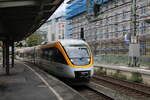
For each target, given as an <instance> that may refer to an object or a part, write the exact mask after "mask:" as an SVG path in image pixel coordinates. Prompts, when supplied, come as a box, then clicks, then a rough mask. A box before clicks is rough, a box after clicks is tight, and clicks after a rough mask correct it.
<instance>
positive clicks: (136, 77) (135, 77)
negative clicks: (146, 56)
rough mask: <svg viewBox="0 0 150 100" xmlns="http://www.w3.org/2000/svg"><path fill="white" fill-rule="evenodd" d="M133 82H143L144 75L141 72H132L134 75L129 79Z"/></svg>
mask: <svg viewBox="0 0 150 100" xmlns="http://www.w3.org/2000/svg"><path fill="white" fill-rule="evenodd" d="M129 81H131V82H137V83H142V81H143V80H142V75H141V73H139V72H132V76H131V78H130V79H129Z"/></svg>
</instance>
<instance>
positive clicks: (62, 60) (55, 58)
mask: <svg viewBox="0 0 150 100" xmlns="http://www.w3.org/2000/svg"><path fill="white" fill-rule="evenodd" d="M52 60H53V61H54V62H58V63H62V64H67V63H66V60H65V58H64V56H63V55H62V53H61V52H60V51H59V50H58V49H57V48H54V49H53V53H52Z"/></svg>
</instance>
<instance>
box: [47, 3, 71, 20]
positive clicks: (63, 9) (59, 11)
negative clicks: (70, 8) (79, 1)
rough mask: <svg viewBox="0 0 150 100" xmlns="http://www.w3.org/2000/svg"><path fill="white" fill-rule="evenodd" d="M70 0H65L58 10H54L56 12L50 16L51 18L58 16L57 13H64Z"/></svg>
mask: <svg viewBox="0 0 150 100" xmlns="http://www.w3.org/2000/svg"><path fill="white" fill-rule="evenodd" d="M67 1H68V0H64V2H63V3H62V4H61V5H60V6H59V7H58V8H57V10H56V11H55V12H54V14H53V15H52V16H51V17H50V18H49V19H52V18H54V17H55V16H57V14H60V13H64V12H65V7H66V5H67V4H66V2H67Z"/></svg>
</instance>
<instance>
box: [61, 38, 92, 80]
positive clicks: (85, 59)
mask: <svg viewBox="0 0 150 100" xmlns="http://www.w3.org/2000/svg"><path fill="white" fill-rule="evenodd" d="M63 47H64V49H65V52H66V54H67V58H68V60H67V62H68V65H69V66H68V69H67V76H68V77H69V78H72V79H74V80H75V81H80V82H81V81H86V82H87V81H89V80H90V78H91V77H92V75H93V57H92V53H91V50H90V48H89V46H88V44H87V43H86V42H84V41H82V40H76V41H75V40H74V41H73V40H72V41H70V42H68V43H65V45H63Z"/></svg>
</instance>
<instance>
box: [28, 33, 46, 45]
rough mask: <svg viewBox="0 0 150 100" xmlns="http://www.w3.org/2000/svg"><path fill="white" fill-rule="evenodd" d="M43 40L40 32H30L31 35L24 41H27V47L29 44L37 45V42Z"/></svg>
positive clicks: (39, 42)
mask: <svg viewBox="0 0 150 100" xmlns="http://www.w3.org/2000/svg"><path fill="white" fill-rule="evenodd" d="M43 41H44V40H43V39H42V35H41V34H39V33H34V34H32V35H31V36H29V37H28V38H27V41H26V43H27V45H28V46H29V47H31V46H36V45H39V44H41V43H42V42H43Z"/></svg>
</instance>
